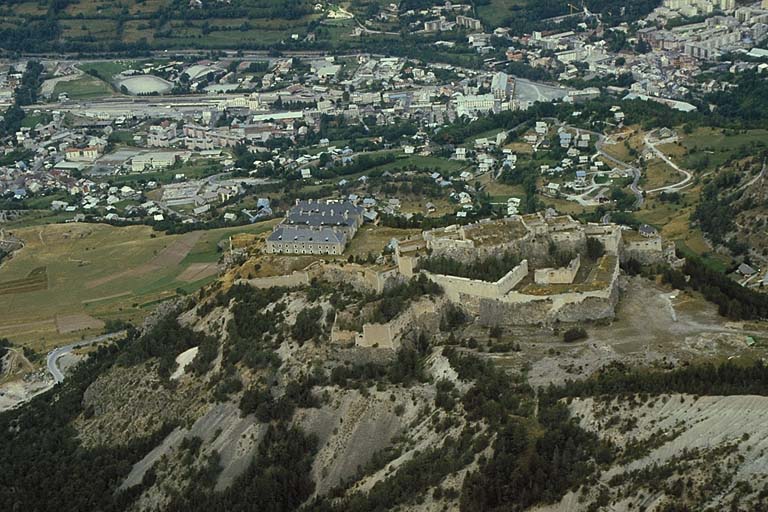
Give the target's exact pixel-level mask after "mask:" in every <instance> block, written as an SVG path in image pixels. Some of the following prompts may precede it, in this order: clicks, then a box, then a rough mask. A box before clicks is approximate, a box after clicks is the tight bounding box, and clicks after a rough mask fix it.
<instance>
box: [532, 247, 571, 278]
mask: <svg viewBox="0 0 768 512" xmlns="http://www.w3.org/2000/svg"><path fill="white" fill-rule="evenodd" d="M580 268H581V255H579V254H577V255H576V257H575V258H573V259H572V260H571V261H570V263H568V265H567V266H565V267H560V268H537V269H536V270H535V271H534V273H533V281H534V282H535V283H536V284H571V283H572V282H573V281H574V279H576V274H578V273H579V269H580Z"/></svg>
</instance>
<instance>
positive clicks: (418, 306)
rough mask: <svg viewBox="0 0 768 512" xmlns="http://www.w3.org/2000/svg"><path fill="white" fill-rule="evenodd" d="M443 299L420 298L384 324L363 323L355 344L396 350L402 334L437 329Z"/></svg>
mask: <svg viewBox="0 0 768 512" xmlns="http://www.w3.org/2000/svg"><path fill="white" fill-rule="evenodd" d="M444 301H445V299H442V298H438V299H436V300H432V299H422V300H419V301H417V302H414V303H412V304H411V305H410V306H409V307H408V308H407V309H406V310H405V311H403V312H402V313H400V314H399V315H397V316H396V317H395V318H393V319H392V320H390V321H389V322H387V323H385V324H371V323H368V324H364V325H363V332H362V334H358V335H357V338H356V339H355V345H356V346H358V347H369V348H370V347H378V348H391V349H393V350H397V349H398V348H400V344H401V342H402V339H403V335H405V334H407V333H409V332H412V331H413V330H417V329H422V330H427V331H433V330H437V329H438V327H439V325H440V312H441V309H442V307H443V306H444V304H445V302H444Z"/></svg>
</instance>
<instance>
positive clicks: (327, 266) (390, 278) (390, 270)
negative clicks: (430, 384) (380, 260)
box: [306, 262, 400, 293]
mask: <svg viewBox="0 0 768 512" xmlns="http://www.w3.org/2000/svg"><path fill="white" fill-rule="evenodd" d="M306 270H307V272H308V273H309V275H310V277H311V278H322V279H325V280H327V281H330V282H332V283H340V284H351V285H352V287H353V288H355V290H357V291H362V292H370V291H373V292H375V293H381V292H383V291H384V290H385V289H386V288H387V287H388V286H390V285H392V284H394V283H396V282H398V280H399V279H400V275H399V271H398V267H396V266H388V267H368V266H365V265H358V264H356V263H345V264H344V265H337V264H334V263H323V262H315V263H313V264H312V265H310V266H309V267H307V269H306Z"/></svg>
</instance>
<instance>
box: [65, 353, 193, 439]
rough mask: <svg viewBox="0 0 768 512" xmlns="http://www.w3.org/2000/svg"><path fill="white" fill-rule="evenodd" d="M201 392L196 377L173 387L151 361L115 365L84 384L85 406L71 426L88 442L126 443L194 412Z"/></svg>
mask: <svg viewBox="0 0 768 512" xmlns="http://www.w3.org/2000/svg"><path fill="white" fill-rule="evenodd" d="M205 396H206V393H205V392H203V391H201V389H200V385H199V383H195V382H190V383H189V384H187V385H184V386H177V387H175V388H172V387H170V386H168V385H166V384H164V383H163V382H161V379H160V378H159V377H158V376H157V373H156V372H155V371H154V369H153V367H152V365H151V364H145V365H141V367H131V368H125V367H120V366H116V367H114V368H112V369H111V370H110V371H109V372H107V373H106V374H104V375H101V376H100V377H99V378H97V379H96V380H95V381H94V382H93V384H91V385H90V386H89V387H88V389H86V391H85V393H84V394H83V407H84V410H85V411H86V412H85V414H84V415H83V416H82V417H80V418H78V420H77V422H76V425H75V426H76V428H77V430H78V431H79V433H80V438H81V440H82V442H83V444H84V445H85V446H87V447H96V446H103V445H107V446H109V445H117V444H124V443H126V442H128V441H130V440H131V439H136V438H143V437H147V436H150V435H152V434H154V433H156V432H158V431H159V430H160V429H161V428H163V426H164V425H166V424H170V423H171V422H174V423H176V422H184V421H188V420H189V419H194V418H196V417H198V416H199V415H200V414H201V412H202V409H203V408H204V407H205V405H204V404H205Z"/></svg>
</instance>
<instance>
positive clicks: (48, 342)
mask: <svg viewBox="0 0 768 512" xmlns="http://www.w3.org/2000/svg"><path fill="white" fill-rule="evenodd" d="M273 224H274V221H271V222H264V223H259V224H253V225H249V226H242V227H233V228H222V229H215V230H209V231H197V232H191V233H186V234H183V235H165V234H162V233H158V232H155V231H153V230H152V229H151V228H149V227H147V226H129V227H122V228H117V227H113V226H109V225H106V224H49V225H44V226H30V227H25V228H18V229H13V230H12V233H13V234H14V235H15V236H18V237H20V238H21V239H23V240H24V241H25V244H26V245H25V247H24V248H23V249H22V250H20V251H19V252H17V253H16V254H15V255H14V257H13V258H11V259H9V260H7V261H6V262H5V263H4V264H3V265H2V267H0V337H9V338H12V340H13V341H15V342H18V343H22V344H27V345H31V346H33V347H34V348H35V349H36V350H40V351H44V350H48V349H49V348H50V347H51V346H54V345H56V344H60V343H63V342H65V341H70V340H74V339H79V338H80V337H81V336H89V335H93V334H95V330H94V329H93V328H91V329H90V330H89V329H83V330H79V329H76V328H74V329H73V328H72V326H73V325H74V327H77V325H79V324H78V322H79V323H80V324H82V325H83V326H85V325H88V324H89V323H90V324H92V323H93V320H94V319H97V320H109V319H118V318H119V319H127V320H132V321H141V319H142V318H143V317H144V316H146V314H147V313H148V312H149V311H150V309H151V308H149V306H150V305H153V304H156V303H158V302H160V301H162V300H166V299H169V298H172V297H175V296H176V295H177V294H178V293H179V292H180V291H181V290H183V291H184V292H191V291H194V290H196V289H197V288H199V287H200V286H203V285H205V284H207V283H210V282H211V281H213V280H214V279H215V278H216V275H217V268H216V263H217V262H218V259H219V257H220V256H221V252H220V251H219V250H218V249H217V244H218V243H219V242H221V241H222V240H225V239H227V238H228V237H229V236H230V235H233V234H237V233H260V232H266V231H268V230H270V229H271V227H272V225H273ZM182 293H183V292H182ZM89 321H90V322H89ZM63 325H66V327H62V326H63Z"/></svg>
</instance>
